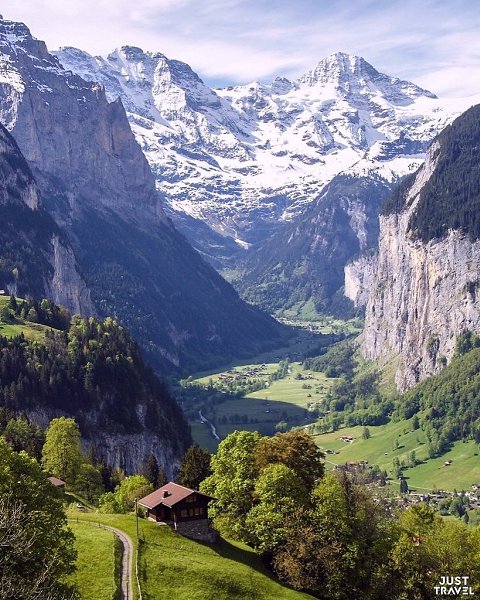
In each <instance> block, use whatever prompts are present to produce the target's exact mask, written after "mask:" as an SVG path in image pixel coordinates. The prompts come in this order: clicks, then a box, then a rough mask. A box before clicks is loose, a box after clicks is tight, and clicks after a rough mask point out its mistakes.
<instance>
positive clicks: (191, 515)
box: [188, 508, 193, 517]
mask: <svg viewBox="0 0 480 600" xmlns="http://www.w3.org/2000/svg"><path fill="white" fill-rule="evenodd" d="M188 516H189V517H193V508H189V509H188Z"/></svg>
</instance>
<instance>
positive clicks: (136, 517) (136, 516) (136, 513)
mask: <svg viewBox="0 0 480 600" xmlns="http://www.w3.org/2000/svg"><path fill="white" fill-rule="evenodd" d="M135 521H136V524H137V544H138V507H137V498H135Z"/></svg>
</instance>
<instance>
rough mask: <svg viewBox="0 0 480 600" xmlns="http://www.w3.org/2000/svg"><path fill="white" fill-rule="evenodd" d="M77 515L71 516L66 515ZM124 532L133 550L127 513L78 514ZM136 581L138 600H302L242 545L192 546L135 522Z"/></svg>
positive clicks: (146, 523)
mask: <svg viewBox="0 0 480 600" xmlns="http://www.w3.org/2000/svg"><path fill="white" fill-rule="evenodd" d="M72 514H75V516H77V514H76V513H72ZM78 518H79V519H80V520H90V521H96V520H98V521H101V522H103V523H106V524H108V525H113V526H114V527H118V528H119V529H122V530H124V531H125V532H126V533H127V534H128V535H129V536H130V537H131V538H132V541H133V543H134V545H135V546H136V539H135V537H136V535H135V518H134V516H133V515H102V514H92V513H85V514H83V513H80V514H78ZM139 524H140V538H141V539H144V540H145V542H144V543H142V545H141V547H142V549H141V554H140V564H139V567H140V577H141V587H142V596H143V599H144V600H162V599H165V600H167V599H168V600H172V598H174V599H175V600H211V599H212V598H215V599H216V600H232V599H233V598H245V599H246V598H248V599H249V600H272V599H273V598H275V600H301V599H302V598H303V599H304V600H306V599H307V598H311V596H309V595H307V594H302V593H300V592H295V591H294V590H290V589H288V588H286V587H284V586H282V585H281V584H279V583H278V582H277V581H275V579H273V577H272V575H271V574H270V573H269V572H268V571H267V570H266V569H265V568H264V567H263V566H262V564H261V562H260V560H259V559H258V557H257V556H256V555H255V553H254V552H252V550H250V549H248V548H247V547H245V546H243V545H241V544H236V543H233V542H229V541H226V540H222V541H221V543H220V544H218V545H208V544H201V543H198V542H194V541H192V540H188V539H187V538H183V537H182V536H180V535H177V534H176V533H174V532H173V531H171V530H170V528H168V527H160V526H158V525H155V524H154V523H152V522H149V521H145V520H143V519H140V521H139Z"/></svg>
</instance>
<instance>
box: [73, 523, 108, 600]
mask: <svg viewBox="0 0 480 600" xmlns="http://www.w3.org/2000/svg"><path fill="white" fill-rule="evenodd" d="M69 527H70V528H71V529H72V531H73V533H74V534H75V538H76V542H75V548H76V550H77V552H78V559H77V572H76V573H75V574H74V575H71V576H70V577H69V579H68V581H69V583H75V584H76V585H77V587H78V590H79V592H80V597H81V599H82V600H112V599H113V594H114V592H115V589H116V588H115V581H114V570H115V557H114V535H113V533H110V532H109V531H106V530H105V529H100V528H98V527H94V526H93V525H92V524H90V523H85V522H82V521H78V522H76V521H70V522H69Z"/></svg>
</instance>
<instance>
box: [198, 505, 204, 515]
mask: <svg viewBox="0 0 480 600" xmlns="http://www.w3.org/2000/svg"><path fill="white" fill-rule="evenodd" d="M198 510H199V513H198V514H199V515H203V507H202V506H201V507H200V508H199V509H198Z"/></svg>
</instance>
